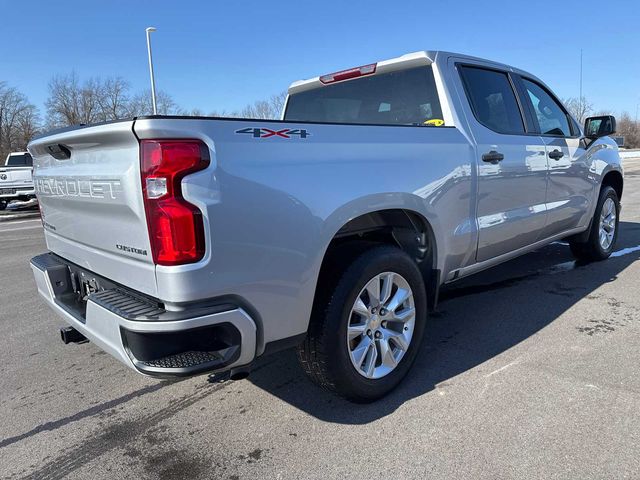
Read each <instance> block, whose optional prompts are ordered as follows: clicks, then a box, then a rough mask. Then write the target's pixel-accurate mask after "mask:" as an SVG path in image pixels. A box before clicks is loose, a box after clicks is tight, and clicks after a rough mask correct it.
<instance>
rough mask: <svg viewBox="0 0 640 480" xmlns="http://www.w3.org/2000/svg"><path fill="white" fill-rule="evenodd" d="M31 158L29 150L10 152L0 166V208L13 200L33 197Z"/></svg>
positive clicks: (34, 194) (34, 193) (2, 208)
mask: <svg viewBox="0 0 640 480" xmlns="http://www.w3.org/2000/svg"><path fill="white" fill-rule="evenodd" d="M32 172H33V160H32V158H31V155H30V154H29V152H12V153H10V154H9V155H7V159H6V160H5V162H4V166H0V210H4V209H5V208H6V207H7V205H8V204H9V203H10V202H11V201H13V200H22V201H29V200H31V199H35V196H36V192H35V190H34V188H33V178H32Z"/></svg>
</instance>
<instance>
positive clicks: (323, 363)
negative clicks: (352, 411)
mask: <svg viewBox="0 0 640 480" xmlns="http://www.w3.org/2000/svg"><path fill="white" fill-rule="evenodd" d="M338 277H339V280H338V281H337V283H335V284H334V285H335V287H333V290H332V292H331V293H330V295H327V296H325V300H323V301H320V302H317V303H316V305H315V306H314V311H313V314H312V319H311V324H310V325H309V332H308V334H307V338H306V340H305V341H304V342H303V343H302V345H301V346H300V347H299V348H298V359H299V361H300V364H301V365H302V368H303V369H304V370H305V372H306V373H307V375H309V377H310V378H311V379H312V380H313V381H314V382H315V383H317V384H318V385H320V386H321V387H324V388H326V389H328V390H331V391H333V392H336V393H338V394H339V395H342V396H343V397H345V398H347V399H349V400H352V401H356V402H370V401H373V400H376V399H378V398H380V397H382V396H383V395H385V394H387V393H388V392H389V391H391V390H392V389H393V388H394V387H395V386H396V385H397V384H398V383H399V382H400V381H401V380H402V378H403V377H404V376H405V375H406V374H407V372H408V371H409V368H410V367H411V364H412V363H413V361H414V360H415V357H416V355H417V352H418V349H419V346H420V343H421V340H422V335H423V332H424V327H425V322H426V314H427V298H426V291H425V286H424V281H423V279H422V274H421V273H420V271H419V270H418V268H417V266H416V264H415V263H414V261H413V260H412V259H411V258H410V257H409V256H408V255H407V254H406V253H404V252H403V251H401V250H399V249H398V248H394V247H390V246H378V247H374V248H372V249H370V250H368V251H365V252H364V253H362V254H360V255H359V256H358V257H357V258H355V260H354V261H353V262H352V263H351V264H350V265H349V266H347V267H346V269H344V271H343V272H342V273H340V274H338ZM319 288H323V286H320V287H319Z"/></svg>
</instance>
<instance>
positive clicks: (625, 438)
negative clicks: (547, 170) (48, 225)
mask: <svg viewBox="0 0 640 480" xmlns="http://www.w3.org/2000/svg"><path fill="white" fill-rule="evenodd" d="M625 168H626V185H625V192H624V195H623V198H622V203H623V210H622V221H621V223H620V226H621V230H620V236H619V239H618V244H617V247H616V253H615V254H614V256H613V257H612V258H610V259H609V260H607V261H606V262H601V263H597V264H590V265H576V264H575V262H573V261H572V257H571V254H570V252H569V249H568V247H567V246H566V245H565V244H563V243H561V242H560V243H555V244H552V245H550V246H548V247H546V248H544V249H541V250H539V251H536V252H533V253H531V254H529V255H526V256H524V257H522V258H519V259H517V260H514V261H512V262H509V263H508V264H504V265H502V266H500V267H497V268H494V269H492V270H489V271H486V272H483V273H481V274H479V275H477V276H475V277H473V278H469V279H465V280H462V281H461V282H459V283H456V284H455V285H452V286H451V287H449V288H447V289H446V290H445V291H444V292H443V296H442V302H441V304H440V307H439V311H438V312H437V313H436V314H434V315H432V316H431V317H430V319H429V325H428V327H427V335H426V338H425V344H424V346H423V348H422V351H421V353H420V354H419V356H418V360H417V362H416V364H415V366H414V368H413V370H412V371H411V373H410V374H409V376H408V377H407V379H406V380H405V381H404V383H403V384H402V385H401V386H400V388H398V389H397V390H396V391H395V392H393V393H392V394H391V395H389V396H388V397H386V398H385V399H383V400H381V401H379V402H377V403H373V404H371V405H354V404H351V403H348V402H345V401H342V400H340V399H338V398H336V397H334V396H332V395H330V394H328V393H325V392H324V391H322V390H320V389H318V388H316V387H315V386H314V385H312V384H311V383H309V382H308V381H307V380H306V378H305V377H304V376H303V373H302V371H301V370H300V369H299V368H298V366H297V364H296V361H295V356H294V354H293V353H292V352H284V353H281V354H276V355H273V356H271V357H265V358H263V359H261V361H260V362H259V363H258V365H256V367H255V369H254V371H253V373H252V375H251V376H250V377H249V378H248V379H246V380H242V381H238V382H230V381H227V382H222V383H213V382H208V381H207V377H206V376H200V377H195V378H190V379H186V380H182V381H178V382H167V381H159V380H154V379H149V378H145V377H142V376H140V375H137V374H136V373H134V372H133V371H130V370H128V369H127V368H126V367H124V366H122V365H121V364H119V363H118V362H117V361H116V360H114V359H112V358H111V357H109V356H108V355H106V354H104V353H102V352H101V351H100V350H99V349H98V348H96V347H95V346H94V345H92V344H91V343H86V344H82V345H69V346H65V345H63V344H62V342H61V341H60V339H59V335H58V327H59V326H60V325H61V324H62V322H61V320H60V319H59V318H58V317H57V316H56V315H55V314H54V313H53V312H52V311H51V310H50V309H49V308H47V307H46V306H45V304H44V302H42V301H41V300H40V299H39V297H38V295H37V294H36V289H35V285H34V283H33V278H32V274H31V270H30V268H29V266H28V262H29V259H30V258H31V257H32V256H34V255H36V254H38V253H41V252H43V251H44V250H45V249H46V247H45V244H44V239H43V235H42V228H41V224H40V220H39V219H38V218H33V217H23V218H14V219H9V220H4V221H2V219H0V272H1V275H0V295H1V303H0V304H1V309H0V336H1V338H2V348H0V371H1V374H0V418H1V419H2V421H1V422H0V477H3V478H47V479H58V478H92V479H101V478H160V479H170V478H225V479H251V478H323V479H326V478H367V479H374V478H523V479H524V478H545V479H549V478H638V475H640V473H639V472H640V456H639V455H638V452H639V451H640V414H639V413H638V412H639V409H638V406H639V405H640V375H639V374H638V366H639V365H640V295H639V294H638V292H639V290H638V284H639V282H640V263H639V262H637V260H638V259H639V258H640V193H639V192H640V160H628V161H627V162H626V164H625Z"/></svg>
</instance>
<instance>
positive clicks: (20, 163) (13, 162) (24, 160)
mask: <svg viewBox="0 0 640 480" xmlns="http://www.w3.org/2000/svg"><path fill="white" fill-rule="evenodd" d="M32 165H33V160H32V158H31V155H30V154H28V153H22V154H19V155H10V156H9V158H7V167H31V166H32Z"/></svg>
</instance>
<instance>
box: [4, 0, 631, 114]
mask: <svg viewBox="0 0 640 480" xmlns="http://www.w3.org/2000/svg"><path fill="white" fill-rule="evenodd" d="M0 25H2V29H1V30H0V32H1V33H0V35H2V37H4V39H5V41H0V81H5V82H7V83H8V84H9V85H10V86H13V87H16V88H18V89H19V90H20V91H22V93H24V94H25V95H27V96H28V97H29V99H30V101H31V102H32V103H34V104H35V105H36V106H38V107H39V108H40V109H41V111H42V112H44V102H45V100H46V97H47V83H48V81H49V80H50V78H51V77H52V76H54V75H59V74H67V73H70V72H71V71H75V72H76V73H77V74H78V76H79V77H80V79H86V78H88V77H106V76H120V77H123V78H124V79H126V80H127V81H128V82H129V83H130V85H131V87H132V90H133V91H139V90H143V89H145V88H148V87H149V73H148V64H147V51H146V40H145V28H146V27H148V26H154V27H156V28H157V31H156V32H155V33H153V34H152V46H153V55H154V66H155V74H156V84H157V88H158V89H160V90H164V91H166V92H168V93H169V94H170V95H171V96H172V97H173V98H174V100H175V101H176V102H177V103H178V104H179V105H180V106H181V107H183V108H186V109H189V110H190V109H193V108H198V109H200V110H202V111H204V112H210V111H214V110H215V111H223V110H226V111H231V110H237V109H240V108H242V107H244V106H245V105H246V104H248V103H252V102H254V101H256V100H260V99H265V98H268V97H269V96H270V95H272V94H276V93H279V92H281V91H283V90H285V89H286V88H287V87H288V85H289V84H290V83H291V82H292V81H294V80H298V79H302V78H309V77H313V76H316V75H322V74H325V73H330V72H334V71H337V70H342V69H345V68H349V67H353V66H358V65H363V64H368V63H373V62H375V61H379V60H384V59H387V58H392V57H396V56H399V55H402V54H405V53H409V52H415V51H419V50H447V51H454V52H459V53H465V54H470V55H475V56H479V57H483V58H488V59H491V60H496V61H500V62H504V63H507V64H510V65H513V66H516V67H518V68H521V69H523V70H527V71H529V72H531V73H533V74H534V75H536V76H538V77H540V78H541V79H542V80H543V81H544V82H545V83H547V84H548V85H549V86H550V87H551V88H552V89H553V90H554V91H555V93H556V94H557V95H558V96H559V97H561V98H566V97H577V96H578V95H579V84H580V82H579V79H580V50H581V49H582V50H583V94H584V96H585V97H586V98H587V99H588V100H589V101H591V102H592V103H593V104H594V106H595V109H596V110H606V111H608V112H612V113H614V114H619V113H620V112H621V111H627V112H629V113H630V114H631V115H632V116H635V115H636V111H637V109H638V105H639V103H640V1H639V0H632V1H627V0H623V1H607V2H596V1H594V0H582V1H566V0H555V1H553V2H546V1H540V2H532V1H526V2H525V1H519V0H511V1H491V0H485V1H482V0H475V1H467V0H464V1H455V0H448V1H437V0H431V1H427V0H421V1H413V0H401V1H400V0H395V1H378V0H369V1H361V0H343V1H339V0H322V1H313V2H307V1H303V0H298V1H295V0H285V1H273V0H272V1H266V0H261V1H254V0H236V1H232V0H227V1H218V0H210V1H193V0H179V1H175V0H173V1H163V0H155V1H147V0H128V1H122V0H109V1H107V0H103V1H95V0H93V1H92V0H83V1H71V0H70V1H65V0H56V1H51V0H46V1H32V0H21V1H16V0H0Z"/></svg>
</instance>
